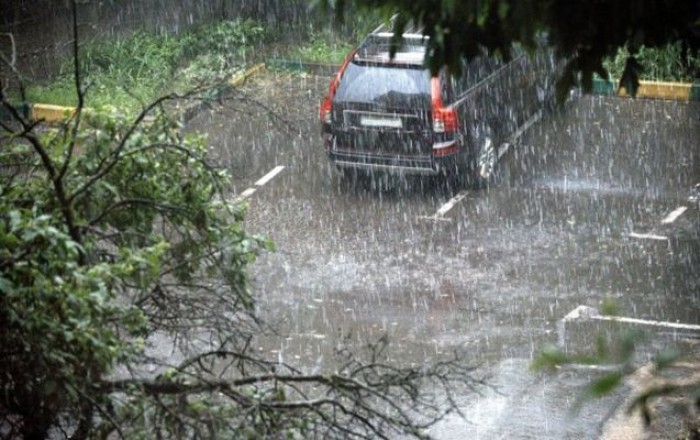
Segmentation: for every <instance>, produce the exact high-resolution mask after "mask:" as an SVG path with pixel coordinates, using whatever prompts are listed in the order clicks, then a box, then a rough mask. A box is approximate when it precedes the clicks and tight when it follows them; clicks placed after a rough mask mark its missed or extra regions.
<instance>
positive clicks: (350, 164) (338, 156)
mask: <svg viewBox="0 0 700 440" xmlns="http://www.w3.org/2000/svg"><path fill="white" fill-rule="evenodd" d="M328 158H329V159H330V161H331V162H332V163H333V164H334V165H335V166H336V167H338V168H339V169H354V170H359V171H364V172H370V173H371V172H381V173H387V174H402V175H416V176H435V175H438V174H444V173H445V171H447V170H451V169H454V168H455V166H456V165H457V155H456V154H455V155H450V156H443V157H433V156H432V155H426V156H421V157H410V158H408V157H401V156H382V155H374V154H367V153H362V154H360V153H344V152H338V151H328Z"/></svg>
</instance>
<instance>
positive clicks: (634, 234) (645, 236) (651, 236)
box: [629, 232, 668, 241]
mask: <svg viewBox="0 0 700 440" xmlns="http://www.w3.org/2000/svg"><path fill="white" fill-rule="evenodd" d="M629 236H630V237H632V238H641V239H646V240H659V241H661V240H668V237H666V236H664V235H656V234H639V233H637V232H630V234H629Z"/></svg>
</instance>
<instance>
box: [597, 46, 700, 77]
mask: <svg viewBox="0 0 700 440" xmlns="http://www.w3.org/2000/svg"><path fill="white" fill-rule="evenodd" d="M629 57H630V51H629V49H628V48H627V47H623V48H620V49H619V50H618V51H617V54H616V55H615V56H614V57H612V58H607V59H606V60H605V63H604V64H603V65H604V67H605V69H606V70H607V71H608V72H609V73H610V76H611V77H612V78H620V77H622V72H623V71H624V69H625V65H626V63H627V59H628V58H629ZM635 59H636V60H637V61H638V62H639V64H640V68H641V70H640V74H639V79H643V80H650V81H680V82H693V81H697V80H699V79H700V52H696V53H695V54H694V55H693V54H692V53H684V52H683V50H682V45H681V44H680V42H675V43H671V44H668V45H666V46H664V47H659V48H654V47H646V46H642V47H640V48H639V50H638V51H637V53H636V55H635Z"/></svg>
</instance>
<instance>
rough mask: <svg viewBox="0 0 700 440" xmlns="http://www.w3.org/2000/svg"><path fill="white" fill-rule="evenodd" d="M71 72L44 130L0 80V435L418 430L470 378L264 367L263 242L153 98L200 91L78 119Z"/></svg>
mask: <svg viewBox="0 0 700 440" xmlns="http://www.w3.org/2000/svg"><path fill="white" fill-rule="evenodd" d="M72 5H73V12H74V15H73V18H74V23H73V26H74V29H77V19H76V17H77V14H76V13H75V7H76V2H72ZM77 42H78V39H77V38H76V39H75V46H74V50H75V51H77V49H78V44H77ZM0 61H5V62H7V60H6V59H4V58H0ZM8 67H9V68H10V70H11V71H13V72H15V73H16V69H15V66H14V65H12V64H11V63H10V65H9V66H8ZM107 68H109V67H107ZM74 73H75V77H74V80H75V83H76V84H77V86H76V87H77V91H76V94H77V96H78V99H77V102H78V104H79V105H78V106H77V109H76V112H75V114H74V115H72V117H71V118H69V119H68V120H67V121H65V122H64V123H63V124H62V125H60V126H59V127H57V128H56V127H54V128H51V129H49V128H48V127H44V125H43V123H42V121H31V120H28V119H26V117H25V116H24V115H22V114H20V113H19V112H17V111H16V110H15V108H14V107H13V106H12V105H10V103H9V102H8V100H7V94H6V93H7V87H8V86H7V84H3V83H0V106H2V108H3V110H4V111H5V112H7V113H8V114H9V115H10V119H9V120H2V121H0V357H2V359H3V362H2V363H0V435H1V436H2V437H4V438H25V439H27V440H33V439H43V438H49V437H50V438H72V439H76V440H81V439H87V438H113V437H118V438H204V437H205V438H250V439H253V438H255V439H257V438H393V437H396V436H398V435H402V436H408V437H413V438H426V437H427V435H426V434H425V429H426V428H427V427H429V426H431V425H432V424H434V423H436V422H437V421H439V420H440V419H441V418H442V417H444V416H445V414H447V413H449V412H451V411H453V410H455V409H456V403H455V401H454V400H453V398H452V393H453V392H454V391H455V389H457V387H458V386H460V385H461V386H464V387H468V388H471V387H473V386H475V385H476V384H478V383H479V382H478V381H477V380H476V379H474V378H473V377H472V369H471V368H469V367H468V366H465V362H464V360H463V359H462V358H460V357H454V358H450V359H446V360H443V361H441V362H437V363H435V364H432V365H424V366H417V367H402V366H396V365H392V364H390V363H388V362H387V356H386V354H385V348H386V340H380V341H379V342H377V343H376V344H370V345H369V346H368V347H367V350H366V352H365V354H364V355H362V354H358V353H353V352H350V351H347V350H343V349H340V350H339V356H340V359H339V361H340V366H339V367H338V368H337V369H336V370H335V371H333V372H327V373H320V374H305V373H303V372H301V371H300V370H298V369H296V368H294V366H292V365H288V364H285V363H283V362H281V361H280V360H278V359H274V360H267V359H265V358H264V357H261V356H262V355H261V353H260V352H258V351H257V350H255V349H254V348H253V347H252V341H253V338H254V337H255V336H256V335H258V334H261V333H263V332H264V331H266V328H265V326H264V324H263V323H261V322H260V321H259V320H258V318H257V317H256V315H255V297H254V296H253V295H252V293H251V288H250V284H249V280H248V276H247V272H246V268H247V266H248V265H249V264H251V263H252V262H253V261H254V260H255V258H256V256H257V255H258V254H259V252H261V251H263V250H265V249H272V245H271V243H269V242H268V241H266V240H265V239H263V238H262V237H257V236H251V235H250V234H248V233H247V232H246V231H245V230H244V229H243V220H244V206H242V205H241V204H239V203H238V202H235V201H231V200H234V199H233V197H232V194H230V188H229V176H228V174H227V173H226V172H225V171H224V170H221V169H218V168H217V167H215V166H214V165H213V164H211V163H209V161H208V157H207V150H208V148H207V145H206V139H205V138H204V137H203V136H200V135H197V134H185V133H183V130H182V127H181V126H180V124H179V123H176V122H174V121H175V120H177V119H178V118H177V116H178V115H173V114H170V113H169V110H168V109H171V108H173V106H168V105H166V104H167V103H168V102H170V101H172V100H176V99H201V94H202V93H205V92H206V90H205V89H196V90H194V91H192V92H189V93H187V94H184V95H177V94H169V95H165V96H163V97H161V98H158V99H156V100H155V101H154V102H152V103H151V104H149V105H146V106H144V107H143V109H142V110H141V111H140V112H139V113H138V114H137V115H136V116H134V117H130V116H125V115H124V113H123V112H122V111H121V109H116V108H115V107H96V108H94V109H92V110H91V111H89V112H88V111H86V110H85V108H84V107H83V105H82V103H83V102H84V100H83V98H84V96H83V92H82V90H83V89H82V88H81V87H80V83H81V77H80V75H79V72H78V71H77V72H74ZM20 79H21V75H19V74H17V75H16V78H15V80H16V81H17V82H18V83H19V84H20V86H21V81H20ZM20 93H21V92H20ZM163 345H167V346H172V347H173V350H174V354H173V355H167V354H166V355H163V354H159V352H158V350H154V346H155V348H162V347H163Z"/></svg>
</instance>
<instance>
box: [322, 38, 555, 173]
mask: <svg viewBox="0 0 700 440" xmlns="http://www.w3.org/2000/svg"><path fill="white" fill-rule="evenodd" d="M386 29H387V27H385V26H382V27H380V28H378V29H377V30H376V31H374V32H372V33H371V34H370V35H369V36H367V38H366V39H365V40H364V41H363V42H362V44H361V45H360V46H359V47H358V48H357V49H355V50H353V51H352V52H351V53H350V54H349V55H348V57H347V58H346V60H345V62H344V63H343V65H342V67H341V68H340V71H339V72H338V73H337V75H336V76H335V78H334V79H333V80H332V82H331V84H330V87H329V90H328V95H327V96H326V97H325V98H324V99H323V102H322V103H321V108H320V111H319V116H320V119H321V127H322V128H321V131H322V136H323V144H324V147H325V149H326V152H327V154H328V157H329V159H330V160H331V162H333V163H334V164H335V166H336V167H337V168H338V169H340V170H341V171H343V170H353V171H359V172H368V173H371V172H385V173H398V174H417V175H445V176H450V175H451V176H459V177H466V178H468V179H471V181H473V182H476V183H483V182H484V181H487V180H488V179H489V177H490V176H491V174H492V171H493V169H494V167H495V165H496V162H497V160H498V158H499V157H500V156H501V155H502V154H503V153H504V152H505V150H506V149H507V147H508V145H509V144H510V143H511V142H512V141H513V139H514V138H516V137H517V136H518V135H519V134H520V133H522V130H523V129H524V128H526V127H527V126H529V124H530V123H532V122H533V121H534V120H535V119H536V118H537V117H539V115H540V114H541V112H540V109H541V107H542V104H543V103H544V102H545V101H546V100H547V99H549V95H550V90H551V89H552V87H551V84H552V73H553V70H554V69H553V57H551V56H550V55H548V53H547V52H546V51H544V50H543V51H541V52H542V53H538V54H537V55H536V56H533V57H531V56H528V55H526V54H524V53H518V51H517V50H516V51H515V56H514V57H513V59H512V60H511V61H509V62H507V63H504V62H502V61H499V59H497V58H493V57H488V56H486V55H485V54H484V55H482V56H478V57H475V58H474V59H471V60H466V59H465V60H463V62H462V66H461V67H462V74H461V75H460V76H458V77H457V76H451V75H450V74H449V73H448V72H447V71H446V70H443V71H441V72H440V73H439V74H438V75H437V76H434V77H433V76H431V75H430V71H429V70H428V69H427V68H426V67H425V65H424V62H423V61H424V57H425V53H426V38H425V37H424V36H423V35H422V33H421V32H420V31H413V32H412V31H407V32H405V33H404V34H403V36H402V39H401V41H400V43H399V44H398V47H397V50H396V53H395V55H394V56H393V57H391V56H390V45H391V39H392V36H393V34H392V33H391V32H389V31H387V30H386Z"/></svg>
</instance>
